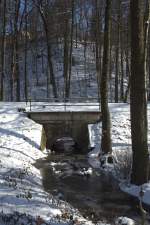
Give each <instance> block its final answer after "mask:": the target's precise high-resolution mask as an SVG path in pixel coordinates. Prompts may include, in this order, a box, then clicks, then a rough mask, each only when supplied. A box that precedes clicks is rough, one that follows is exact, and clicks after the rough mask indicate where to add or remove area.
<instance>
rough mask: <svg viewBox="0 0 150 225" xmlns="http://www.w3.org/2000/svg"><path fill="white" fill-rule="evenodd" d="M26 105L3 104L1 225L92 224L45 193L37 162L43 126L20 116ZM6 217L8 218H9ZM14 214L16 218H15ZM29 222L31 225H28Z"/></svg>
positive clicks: (0, 114) (0, 113) (0, 128)
mask: <svg viewBox="0 0 150 225" xmlns="http://www.w3.org/2000/svg"><path fill="white" fill-rule="evenodd" d="M24 106H25V105H24V104H23V103H1V104H0V224H1V225H3V224H9V225H21V224H26V225H27V224H42V223H40V221H42V220H43V224H44V221H46V222H47V224H51V225H56V224H61V225H64V224H70V222H71V221H72V220H73V219H74V220H75V221H78V222H79V221H80V222H79V224H91V223H90V222H89V223H86V221H85V220H84V219H83V218H82V217H81V216H80V215H79V213H78V211H77V210H75V209H73V208H72V207H71V206H70V205H69V204H67V203H66V202H63V201H60V200H58V199H55V198H54V197H53V196H51V195H50V194H48V193H46V192H45V191H44V190H43V186H42V177H41V175H40V171H39V170H38V169H36V168H35V167H34V163H35V161H36V159H39V158H42V157H45V156H46V155H45V154H44V153H42V152H41V151H40V150H39V147H40V141H41V130H42V126H41V125H39V124H36V123H35V122H33V121H31V120H30V119H28V118H27V117H26V116H25V115H24V114H23V113H19V112H18V110H17V109H18V107H19V108H20V107H24ZM6 214H7V215H6ZM12 214H13V216H12ZM29 221H30V223H29Z"/></svg>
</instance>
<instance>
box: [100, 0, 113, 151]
mask: <svg viewBox="0 0 150 225" xmlns="http://www.w3.org/2000/svg"><path fill="white" fill-rule="evenodd" d="M111 3H112V1H111V0H107V1H106V8H105V28H104V52H103V64H102V77H101V90H100V93H101V112H102V139H101V148H102V151H103V152H104V153H108V152H111V151H112V145H111V124H110V113H109V107H108V72H109V52H110V51H109V49H110V27H111Z"/></svg>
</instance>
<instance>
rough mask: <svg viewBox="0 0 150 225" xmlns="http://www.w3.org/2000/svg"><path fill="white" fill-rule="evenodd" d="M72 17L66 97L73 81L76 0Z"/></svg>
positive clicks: (68, 95)
mask: <svg viewBox="0 0 150 225" xmlns="http://www.w3.org/2000/svg"><path fill="white" fill-rule="evenodd" d="M71 11H72V12H71V14H72V19H71V34H70V54H69V73H68V79H67V87H66V91H65V98H66V99H68V98H69V97H70V82H71V73H72V51H73V26H74V0H72V10H71Z"/></svg>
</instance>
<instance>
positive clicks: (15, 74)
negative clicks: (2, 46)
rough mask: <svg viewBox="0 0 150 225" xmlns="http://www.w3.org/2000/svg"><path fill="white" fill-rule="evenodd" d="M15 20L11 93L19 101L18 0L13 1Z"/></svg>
mask: <svg viewBox="0 0 150 225" xmlns="http://www.w3.org/2000/svg"><path fill="white" fill-rule="evenodd" d="M15 4H16V5H15V22H14V40H13V44H14V47H13V68H12V69H13V71H12V74H13V94H14V100H15V101H20V78H19V55H18V19H19V10H20V0H17V1H16V3H15Z"/></svg>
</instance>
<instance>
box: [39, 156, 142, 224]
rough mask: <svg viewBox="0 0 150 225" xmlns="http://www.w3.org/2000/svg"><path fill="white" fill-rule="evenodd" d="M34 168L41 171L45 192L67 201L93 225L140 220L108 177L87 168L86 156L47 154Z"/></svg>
mask: <svg viewBox="0 0 150 225" xmlns="http://www.w3.org/2000/svg"><path fill="white" fill-rule="evenodd" d="M36 166H37V167H38V168H40V169H41V172H42V176H43V185H44V188H45V190H46V191H48V192H50V193H52V194H53V195H55V196H57V197H59V198H61V199H63V200H66V201H67V202H69V203H70V204H71V205H73V206H74V207H75V208H78V210H79V211H80V212H81V214H82V215H83V216H84V217H88V218H89V219H91V220H92V221H93V222H97V221H104V222H107V223H111V224H113V221H114V220H115V218H117V217H119V216H127V217H130V218H133V219H136V220H139V215H138V212H137V210H136V205H135V204H134V203H133V201H131V198H130V197H129V196H128V195H126V194H124V193H122V192H121V191H120V190H119V187H118V185H117V182H116V181H114V179H113V178H112V176H111V175H107V176H106V175H105V174H104V173H102V172H100V171H98V170H96V169H91V168H90V169H89V167H90V165H89V163H88V160H87V159H86V157H85V155H75V156H66V155H63V154H61V155H50V156H49V157H48V158H47V159H46V160H41V161H38V162H37V164H36ZM91 171H92V172H91Z"/></svg>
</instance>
